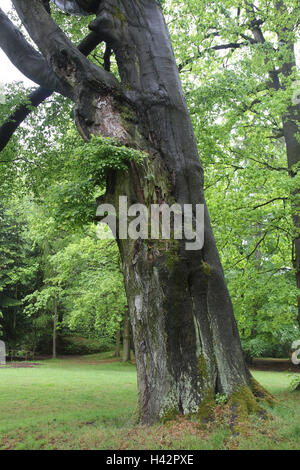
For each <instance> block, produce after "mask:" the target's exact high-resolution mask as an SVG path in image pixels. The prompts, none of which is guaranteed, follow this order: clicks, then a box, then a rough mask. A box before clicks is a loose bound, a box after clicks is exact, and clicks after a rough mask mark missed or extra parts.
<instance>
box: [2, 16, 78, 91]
mask: <svg viewBox="0 0 300 470" xmlns="http://www.w3.org/2000/svg"><path fill="white" fill-rule="evenodd" d="M43 9H44V8H43ZM44 11H45V10H44ZM45 14H46V11H45ZM0 47H1V49H2V50H3V51H4V52H5V54H6V55H7V56H8V58H9V59H10V61H11V62H12V63H13V64H14V65H15V66H16V67H17V68H18V69H19V70H20V72H22V73H23V74H24V75H25V76H26V77H27V78H29V79H30V80H32V81H33V82H35V83H37V84H38V85H41V86H42V87H43V88H46V89H48V90H53V91H57V92H59V93H61V94H62V95H64V96H68V97H71V96H72V92H71V89H70V87H62V85H61V82H60V80H59V79H58V77H57V76H56V75H55V73H54V72H53V71H52V70H51V68H50V67H49V66H48V64H47V62H46V60H45V59H44V57H43V56H42V55H41V54H40V53H39V52H37V51H36V50H35V49H34V48H33V47H32V46H31V45H30V44H29V43H28V42H27V41H26V39H25V37H24V36H23V34H22V33H21V32H20V31H19V30H18V29H17V28H16V27H15V26H14V24H13V23H12V22H11V21H10V19H9V18H8V17H7V16H6V15H5V13H4V12H3V11H2V10H1V9H0Z"/></svg>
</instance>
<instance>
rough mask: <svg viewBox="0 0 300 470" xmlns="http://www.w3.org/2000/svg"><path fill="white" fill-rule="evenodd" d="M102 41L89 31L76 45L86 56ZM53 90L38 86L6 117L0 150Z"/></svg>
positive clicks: (1, 128) (98, 36)
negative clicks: (23, 102) (24, 102)
mask: <svg viewBox="0 0 300 470" xmlns="http://www.w3.org/2000/svg"><path fill="white" fill-rule="evenodd" d="M100 42H102V37H101V36H100V35H99V34H97V33H95V32H91V33H89V34H88V35H87V36H86V37H85V38H84V39H83V40H82V41H81V42H80V44H79V45H78V50H79V51H80V52H81V53H82V54H83V55H85V56H88V55H89V54H90V53H91V52H92V51H93V50H94V49H95V48H96V47H97V46H98V44H99V43H100ZM53 91H54V90H48V89H46V88H43V87H39V88H37V89H36V90H34V91H33V92H32V93H30V95H29V96H28V97H27V102H28V103H27V104H22V105H20V106H18V107H17V109H16V110H15V111H14V112H13V113H12V114H11V115H10V116H9V117H8V119H7V120H6V122H5V123H4V124H3V125H2V126H1V127H0V152H1V151H2V150H3V149H4V148H5V147H6V145H7V144H8V142H9V141H10V139H11V137H12V136H13V134H14V132H15V131H16V130H17V129H18V127H19V126H20V124H22V122H23V121H24V120H25V119H26V118H27V116H29V114H30V113H31V112H32V109H33V108H37V107H38V106H39V105H40V104H41V103H43V101H45V100H46V99H47V98H49V96H51V95H52V93H53Z"/></svg>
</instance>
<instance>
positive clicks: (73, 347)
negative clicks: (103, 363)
mask: <svg viewBox="0 0 300 470" xmlns="http://www.w3.org/2000/svg"><path fill="white" fill-rule="evenodd" d="M113 348H114V344H113V341H112V340H111V338H105V337H104V338H101V337H100V338H97V339H92V338H84V337H82V336H79V335H61V336H60V337H59V345H58V352H59V353H60V354H67V355H68V354H69V355H71V356H72V355H84V354H96V353H101V352H107V351H112V350H113Z"/></svg>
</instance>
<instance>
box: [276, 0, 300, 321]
mask: <svg viewBox="0 0 300 470" xmlns="http://www.w3.org/2000/svg"><path fill="white" fill-rule="evenodd" d="M276 7H277V9H278V11H281V10H282V11H283V12H285V10H286V6H285V4H284V2H283V1H282V0H279V1H278V2H277V5H276ZM278 40H279V41H280V43H281V47H285V57H286V60H285V62H284V63H283V64H282V67H281V71H282V74H283V77H284V79H283V80H282V83H281V84H280V85H281V87H282V88H283V89H286V82H285V81H287V82H288V81H289V80H290V79H291V78H292V76H293V73H294V71H295V70H296V69H297V64H296V55H295V43H296V39H295V38H294V36H293V31H292V30H291V29H290V28H286V27H284V26H283V27H282V29H281V30H280V31H278ZM297 101H298V100H297ZM299 126H300V103H299V101H298V103H292V104H291V105H290V106H288V107H287V111H286V114H285V115H284V116H283V133H284V139H285V144H286V150H287V162H288V168H289V172H290V176H291V178H294V177H295V176H296V171H297V170H295V166H296V165H299V162H300V140H299V135H300V133H299ZM291 197H292V214H293V223H294V228H295V235H294V241H293V256H292V257H293V263H294V268H295V274H296V285H297V288H298V289H300V215H299V213H300V203H299V197H300V188H299V187H295V189H293V190H292V192H291ZM298 323H299V328H300V295H298Z"/></svg>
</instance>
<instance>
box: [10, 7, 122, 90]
mask: <svg viewBox="0 0 300 470" xmlns="http://www.w3.org/2000/svg"><path fill="white" fill-rule="evenodd" d="M12 2H13V5H14V7H15V9H16V11H17V13H18V15H19V17H20V19H21V21H22V23H23V25H24V26H25V27H26V29H27V31H28V32H29V35H30V36H31V38H32V39H33V41H34V42H35V43H36V44H37V46H38V48H39V50H40V51H41V52H42V54H43V56H44V57H45V59H46V61H47V63H48V65H49V67H51V68H52V70H53V71H54V72H55V74H56V75H57V76H58V77H59V79H60V80H61V82H62V83H63V84H64V85H65V86H66V87H71V88H72V89H73V92H74V94H77V93H78V90H77V89H76V88H77V86H78V83H80V84H81V83H83V81H85V82H86V83H93V84H94V86H95V87H97V88H98V89H99V91H100V90H101V89H103V90H106V92H107V91H110V92H111V93H112V91H113V90H116V89H118V88H119V86H118V82H117V80H116V79H115V77H114V76H113V75H112V74H110V73H109V72H106V71H105V70H104V69H101V68H100V67H97V66H96V65H95V64H93V63H92V62H91V61H89V60H88V59H86V58H85V57H84V55H83V54H82V53H81V52H80V51H78V49H77V48H76V46H75V45H74V44H73V43H72V42H71V41H70V40H69V39H68V37H67V36H66V35H65V34H64V32H63V31H62V30H61V29H60V28H59V26H58V25H57V24H56V23H55V21H54V20H53V19H52V18H51V16H50V15H49V14H48V13H47V12H46V10H45V8H44V7H43V4H42V3H41V1H40V0H31V1H30V2H28V1H27V0H13V1H12Z"/></svg>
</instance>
